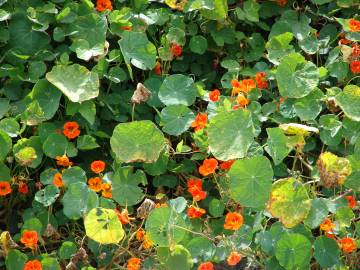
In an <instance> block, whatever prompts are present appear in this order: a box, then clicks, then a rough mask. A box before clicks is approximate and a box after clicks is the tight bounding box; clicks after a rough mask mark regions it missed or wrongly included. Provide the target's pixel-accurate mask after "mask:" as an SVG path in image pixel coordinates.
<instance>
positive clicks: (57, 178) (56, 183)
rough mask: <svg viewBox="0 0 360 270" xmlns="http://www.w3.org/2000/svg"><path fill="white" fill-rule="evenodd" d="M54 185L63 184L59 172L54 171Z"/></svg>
mask: <svg viewBox="0 0 360 270" xmlns="http://www.w3.org/2000/svg"><path fill="white" fill-rule="evenodd" d="M53 184H54V186H56V187H58V188H61V187H62V186H63V185H64V181H63V180H62V176H61V173H55V175H54V178H53Z"/></svg>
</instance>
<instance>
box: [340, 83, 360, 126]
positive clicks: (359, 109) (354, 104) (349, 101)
mask: <svg viewBox="0 0 360 270" xmlns="http://www.w3.org/2000/svg"><path fill="white" fill-rule="evenodd" d="M335 100H336V103H337V105H339V106H340V108H341V109H342V110H343V111H344V113H345V115H346V116H347V117H349V118H350V119H352V120H354V121H360V87H359V86H356V85H347V86H345V88H344V90H343V91H342V92H340V93H339V94H338V95H337V96H336V97H335Z"/></svg>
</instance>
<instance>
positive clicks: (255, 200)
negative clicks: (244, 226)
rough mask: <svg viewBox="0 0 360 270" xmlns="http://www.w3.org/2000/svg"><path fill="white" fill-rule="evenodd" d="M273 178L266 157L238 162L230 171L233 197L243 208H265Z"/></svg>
mask: <svg viewBox="0 0 360 270" xmlns="http://www.w3.org/2000/svg"><path fill="white" fill-rule="evenodd" d="M273 176H274V175H273V170H272V167H271V164H270V161H269V160H268V159H267V158H266V157H264V156H258V157H251V158H248V159H241V160H237V161H235V163H234V164H233V165H232V166H231V169H230V171H229V177H230V193H231V196H232V197H233V198H234V199H235V200H236V201H237V202H239V203H240V204H241V205H243V206H247V207H257V208H265V204H266V202H267V200H268V199H269V195H270V190H271V183H272V178H273Z"/></svg>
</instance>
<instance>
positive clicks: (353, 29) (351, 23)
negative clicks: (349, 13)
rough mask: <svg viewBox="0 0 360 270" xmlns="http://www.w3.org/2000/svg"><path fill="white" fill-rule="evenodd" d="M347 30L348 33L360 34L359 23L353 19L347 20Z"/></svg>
mask: <svg viewBox="0 0 360 270" xmlns="http://www.w3.org/2000/svg"><path fill="white" fill-rule="evenodd" d="M349 29H350V32H360V21H358V20H355V19H350V20H349Z"/></svg>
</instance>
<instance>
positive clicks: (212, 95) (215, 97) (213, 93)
mask: <svg viewBox="0 0 360 270" xmlns="http://www.w3.org/2000/svg"><path fill="white" fill-rule="evenodd" d="M220 95H221V93H220V91H219V89H214V90H212V91H211V92H210V93H209V98H210V100H211V101H213V102H216V101H218V100H219V98H220Z"/></svg>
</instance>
